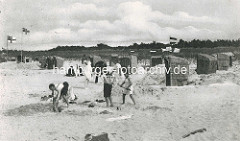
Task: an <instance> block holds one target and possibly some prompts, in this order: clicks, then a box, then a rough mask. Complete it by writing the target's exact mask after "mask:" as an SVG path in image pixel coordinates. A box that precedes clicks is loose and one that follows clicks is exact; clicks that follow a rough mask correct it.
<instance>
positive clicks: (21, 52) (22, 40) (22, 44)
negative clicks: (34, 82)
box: [21, 32, 23, 63]
mask: <svg viewBox="0 0 240 141" xmlns="http://www.w3.org/2000/svg"><path fill="white" fill-rule="evenodd" d="M22 46H23V32H22V36H21V63H22V61H23V60H22V57H23V53H22Z"/></svg>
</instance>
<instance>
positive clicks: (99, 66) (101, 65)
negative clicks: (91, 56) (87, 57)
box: [95, 61, 107, 83]
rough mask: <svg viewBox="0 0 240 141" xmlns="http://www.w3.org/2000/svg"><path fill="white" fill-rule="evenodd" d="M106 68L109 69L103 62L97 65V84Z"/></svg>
mask: <svg viewBox="0 0 240 141" xmlns="http://www.w3.org/2000/svg"><path fill="white" fill-rule="evenodd" d="M104 67H107V65H106V63H104V62H103V61H99V62H97V63H96V64H95V72H96V77H95V83H98V78H99V77H100V76H101V75H102V70H103V68H104Z"/></svg>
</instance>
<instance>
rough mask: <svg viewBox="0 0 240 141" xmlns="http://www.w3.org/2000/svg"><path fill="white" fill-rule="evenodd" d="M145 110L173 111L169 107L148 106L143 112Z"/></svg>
mask: <svg viewBox="0 0 240 141" xmlns="http://www.w3.org/2000/svg"><path fill="white" fill-rule="evenodd" d="M145 110H152V111H157V110H162V111H172V109H170V108H167V107H159V106H147V107H146V108H143V111H145Z"/></svg>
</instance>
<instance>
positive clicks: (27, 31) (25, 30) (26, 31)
mask: <svg viewBox="0 0 240 141" xmlns="http://www.w3.org/2000/svg"><path fill="white" fill-rule="evenodd" d="M22 32H24V33H25V34H26V35H27V34H28V33H30V31H29V30H28V29H26V28H22Z"/></svg>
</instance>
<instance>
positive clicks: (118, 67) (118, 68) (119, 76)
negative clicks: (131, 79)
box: [113, 63, 124, 83]
mask: <svg viewBox="0 0 240 141" xmlns="http://www.w3.org/2000/svg"><path fill="white" fill-rule="evenodd" d="M121 68H122V67H121V65H120V64H119V63H116V64H115V66H114V70H115V71H114V72H113V75H114V77H115V78H116V82H117V83H121V81H122V79H123V77H124V76H123V75H122V70H121Z"/></svg>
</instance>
